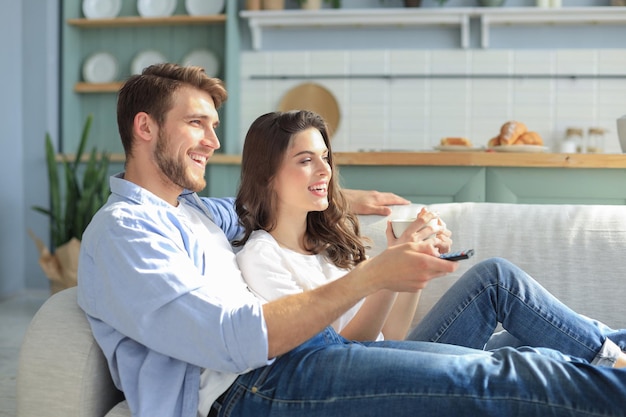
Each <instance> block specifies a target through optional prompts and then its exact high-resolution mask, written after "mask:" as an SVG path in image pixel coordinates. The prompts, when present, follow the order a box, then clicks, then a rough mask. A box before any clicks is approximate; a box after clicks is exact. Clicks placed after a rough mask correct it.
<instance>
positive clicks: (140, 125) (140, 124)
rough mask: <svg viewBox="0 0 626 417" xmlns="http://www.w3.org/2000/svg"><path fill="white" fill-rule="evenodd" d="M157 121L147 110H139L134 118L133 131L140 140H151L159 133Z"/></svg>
mask: <svg viewBox="0 0 626 417" xmlns="http://www.w3.org/2000/svg"><path fill="white" fill-rule="evenodd" d="M157 132H158V128H157V124H156V123H155V121H154V120H153V119H152V117H150V115H149V114H148V113H146V112H139V113H137V114H136V115H135V118H134V120H133V133H134V134H135V137H137V138H138V139H140V140H143V141H146V142H149V141H151V140H152V139H154V138H155V137H156V135H157V134H158V133H157Z"/></svg>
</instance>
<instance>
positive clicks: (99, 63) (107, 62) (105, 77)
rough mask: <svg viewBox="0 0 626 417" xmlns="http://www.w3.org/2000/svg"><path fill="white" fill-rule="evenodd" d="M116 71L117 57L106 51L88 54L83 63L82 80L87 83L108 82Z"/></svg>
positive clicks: (114, 76) (117, 70)
mask: <svg viewBox="0 0 626 417" xmlns="http://www.w3.org/2000/svg"><path fill="white" fill-rule="evenodd" d="M118 73H119V66H118V64H117V59H115V57H114V56H113V55H111V54H110V53H108V52H97V53H95V54H93V55H90V56H89V57H88V58H87V59H86V60H85V62H84V63H83V80H84V81H86V82H88V83H110V82H112V81H115V80H116V79H117V76H118Z"/></svg>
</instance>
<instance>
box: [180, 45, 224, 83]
mask: <svg viewBox="0 0 626 417" xmlns="http://www.w3.org/2000/svg"><path fill="white" fill-rule="evenodd" d="M182 64H183V65H184V66H188V65H196V66H198V67H202V68H204V72H206V74H207V75H208V76H209V77H217V74H218V73H219V71H220V61H219V60H218V59H217V57H216V56H215V54H214V53H213V52H211V51H209V50H208V49H196V50H194V51H191V52H189V53H188V54H187V55H185V57H184V58H183V62H182Z"/></svg>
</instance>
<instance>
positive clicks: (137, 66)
mask: <svg viewBox="0 0 626 417" xmlns="http://www.w3.org/2000/svg"><path fill="white" fill-rule="evenodd" d="M163 62H167V58H165V55H163V54H162V53H160V52H159V51H153V50H147V51H142V52H139V53H138V54H137V55H135V57H134V58H133V61H132V62H131V63H130V73H131V75H135V74H141V72H142V71H143V70H144V68H146V67H149V66H150V65H152V64H161V63H163Z"/></svg>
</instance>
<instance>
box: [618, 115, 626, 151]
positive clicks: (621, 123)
mask: <svg viewBox="0 0 626 417" xmlns="http://www.w3.org/2000/svg"><path fill="white" fill-rule="evenodd" d="M617 137H618V138H619V144H620V146H621V147H622V152H624V153H626V115H624V116H622V117H620V118H619V119H617Z"/></svg>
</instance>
